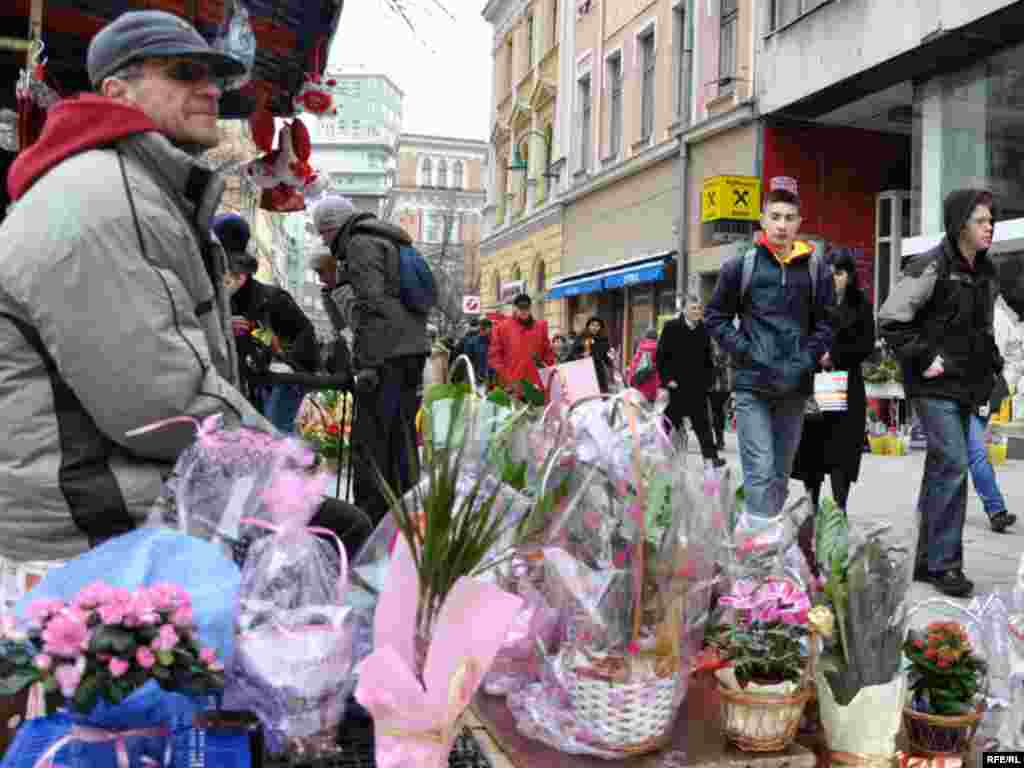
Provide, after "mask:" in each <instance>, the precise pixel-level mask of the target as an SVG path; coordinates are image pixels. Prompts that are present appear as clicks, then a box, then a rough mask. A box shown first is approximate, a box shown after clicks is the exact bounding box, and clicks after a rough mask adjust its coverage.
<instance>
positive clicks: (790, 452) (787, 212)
mask: <svg viewBox="0 0 1024 768" xmlns="http://www.w3.org/2000/svg"><path fill="white" fill-rule="evenodd" d="M801 223H802V219H801V217H800V198H799V197H798V195H797V186H796V180H795V179H791V178H788V177H776V178H774V179H772V181H771V183H770V190H769V192H768V194H767V195H765V199H764V209H763V212H762V216H761V226H762V228H763V229H762V231H761V232H760V233H758V235H757V237H756V239H755V244H754V247H753V248H752V249H750V250H748V251H746V252H741V253H739V254H737V255H735V256H733V257H731V258H730V259H729V260H728V261H726V263H725V264H723V265H722V270H721V272H720V273H719V277H718V284H717V285H716V286H715V292H714V295H713V296H712V297H711V301H710V302H709V303H708V305H707V311H706V313H705V319H704V323H705V325H706V326H707V329H708V333H710V334H711V336H712V337H713V338H714V339H715V341H717V342H718V344H719V345H720V346H721V348H722V349H723V350H724V351H725V352H726V353H728V354H729V355H730V356H731V357H732V360H733V364H734V370H735V383H734V386H735V403H736V433H737V438H738V440H739V449H740V463H741V465H742V467H743V490H744V494H745V509H746V511H747V513H748V514H750V515H751V516H753V517H755V518H761V519H771V518H776V517H777V516H778V515H780V514H782V510H783V506H784V505H785V502H786V498H787V496H788V495H789V476H790V473H791V472H792V469H793V459H794V458H795V456H796V451H797V446H798V445H799V443H800V434H801V431H802V429H803V422H804V412H805V408H806V405H807V400H808V398H809V397H811V395H812V394H813V374H814V370H815V368H816V367H817V366H818V365H821V366H823V367H827V366H828V365H829V364H830V363H829V357H828V352H829V348H830V346H831V344H832V329H831V326H830V324H829V321H828V307H829V305H830V304H831V303H832V296H833V290H834V289H833V285H832V275H831V271H830V270H829V268H828V265H827V264H826V263H825V260H824V259H823V258H821V257H820V256H819V255H816V254H815V248H814V245H813V244H811V243H809V242H806V241H804V240H800V239H798V238H797V234H798V233H799V231H800V225H801ZM663 378H664V377H663ZM705 407H706V406H705Z"/></svg>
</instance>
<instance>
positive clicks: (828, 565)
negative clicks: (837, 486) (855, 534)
mask: <svg viewBox="0 0 1024 768" xmlns="http://www.w3.org/2000/svg"><path fill="white" fill-rule="evenodd" d="M814 532H815V551H816V553H817V554H816V556H817V558H818V567H819V568H821V570H823V571H824V572H825V573H836V572H837V571H838V573H839V574H843V572H844V571H845V570H846V565H847V550H848V548H849V536H850V525H849V523H848V522H847V519H846V513H845V512H843V510H842V509H840V508H839V506H838V505H837V504H836V503H835V501H833V500H832V498H831V497H828V496H826V497H825V498H824V499H822V500H821V502H820V503H819V504H818V510H817V512H816V519H815V521H814Z"/></svg>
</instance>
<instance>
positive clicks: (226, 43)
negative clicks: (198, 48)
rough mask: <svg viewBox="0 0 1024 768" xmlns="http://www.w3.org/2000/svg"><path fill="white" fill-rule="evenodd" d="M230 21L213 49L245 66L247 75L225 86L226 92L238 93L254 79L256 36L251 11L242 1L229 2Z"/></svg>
mask: <svg viewBox="0 0 1024 768" xmlns="http://www.w3.org/2000/svg"><path fill="white" fill-rule="evenodd" d="M227 6H228V9H229V11H228V12H229V14H230V16H229V20H228V23H227V26H226V28H225V30H224V34H223V35H221V36H220V37H218V38H217V39H216V40H215V41H214V43H213V47H214V48H215V49H216V50H218V51H220V52H221V53H225V54H227V55H228V56H231V57H232V58H235V59H238V61H240V62H241V63H242V65H243V66H245V73H244V74H242V75H239V76H238V77H234V78H231V79H229V80H227V81H226V82H225V83H224V85H223V90H225V91H236V90H238V89H239V88H241V87H242V86H244V85H245V84H246V83H248V82H249V80H250V79H251V77H252V68H253V65H255V63H256V35H255V33H254V32H253V29H252V24H251V23H250V21H249V11H248V10H247V9H246V7H245V3H243V2H242V1H241V0H228V3H227Z"/></svg>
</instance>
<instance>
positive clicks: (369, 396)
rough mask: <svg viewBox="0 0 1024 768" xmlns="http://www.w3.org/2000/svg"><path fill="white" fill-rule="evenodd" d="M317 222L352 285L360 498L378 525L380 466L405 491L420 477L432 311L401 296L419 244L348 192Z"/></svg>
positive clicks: (321, 207)
mask: <svg viewBox="0 0 1024 768" xmlns="http://www.w3.org/2000/svg"><path fill="white" fill-rule="evenodd" d="M313 225H314V226H315V227H316V229H317V231H318V232H319V233H320V236H321V238H323V241H324V243H325V244H326V245H327V246H328V247H329V248H330V249H331V253H332V254H333V255H334V258H335V259H336V261H337V285H338V286H345V285H350V286H351V288H352V293H353V301H352V310H351V315H352V317H351V321H350V322H351V325H352V335H353V347H352V367H353V370H354V371H355V377H356V384H355V386H356V417H355V418H356V420H355V426H354V429H353V434H352V445H353V458H354V460H355V466H354V473H355V476H354V478H353V479H354V490H355V502H356V506H358V507H360V508H361V509H362V510H363V511H364V512H365V513H366V514H368V515H369V516H370V518H371V519H373V521H374V522H377V521H379V520H380V519H381V518H382V517H384V515H385V514H387V512H388V505H387V501H386V497H385V496H384V494H383V493H382V491H381V488H380V483H379V481H378V474H377V473H378V470H379V472H380V473H381V474H382V475H383V476H384V478H385V479H386V480H387V482H388V484H389V485H390V486H391V488H392V489H393V490H395V491H398V492H402V491H405V490H407V489H408V488H410V487H411V486H412V484H413V482H414V481H415V478H416V475H417V467H416V463H417V462H416V458H417V457H416V455H415V445H416V412H417V411H418V410H419V399H418V391H419V389H420V386H421V384H422V381H423V367H424V365H425V363H426V358H427V355H428V354H429V352H430V346H429V344H428V343H427V316H426V315H423V314H418V313H416V312H413V311H411V310H410V309H409V308H408V307H406V306H405V305H404V304H403V303H402V300H401V291H400V280H399V248H400V247H401V246H402V245H411V243H412V241H411V240H410V239H409V236H408V235H407V234H406V233H405V232H404V231H403V230H401V229H399V228H398V227H395V226H393V225H391V224H388V223H387V222H383V221H379V220H378V219H377V218H376V217H373V216H368V215H367V214H360V213H358V212H356V211H355V209H354V208H353V207H352V205H351V203H349V202H348V201H347V200H345V199H344V198H341V197H334V196H331V197H326V198H324V199H322V200H321V201H320V202H319V203H318V204H317V205H316V207H315V208H314V209H313ZM410 448H411V449H412V451H410Z"/></svg>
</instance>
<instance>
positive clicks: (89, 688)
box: [71, 675, 100, 713]
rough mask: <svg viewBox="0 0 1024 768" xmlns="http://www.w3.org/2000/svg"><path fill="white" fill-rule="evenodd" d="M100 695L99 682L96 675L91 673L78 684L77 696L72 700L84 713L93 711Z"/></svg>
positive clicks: (76, 707)
mask: <svg viewBox="0 0 1024 768" xmlns="http://www.w3.org/2000/svg"><path fill="white" fill-rule="evenodd" d="M99 696H100V686H99V682H98V681H97V680H96V676H95V675H89V676H88V677H86V678H85V679H83V680H82V682H81V683H80V684H79V686H78V690H77V691H75V697H74V698H73V699H72V700H71V703H72V705H73V706H74V708H75V709H76V710H78V711H79V712H82V713H89V712H92V711H93V709H95V708H96V702H97V700H98V699H99Z"/></svg>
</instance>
